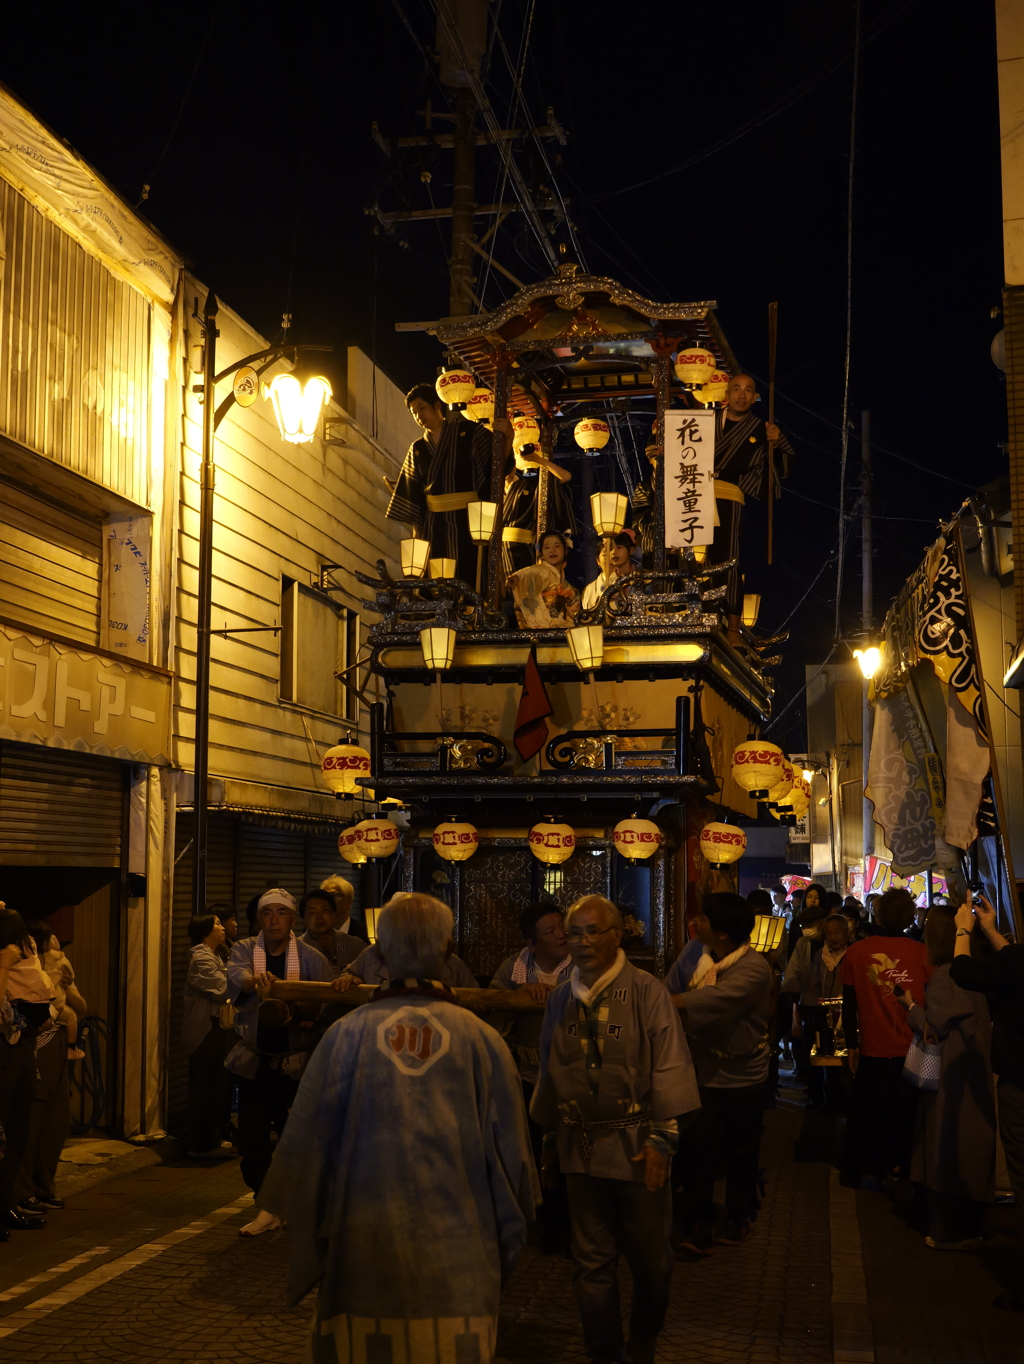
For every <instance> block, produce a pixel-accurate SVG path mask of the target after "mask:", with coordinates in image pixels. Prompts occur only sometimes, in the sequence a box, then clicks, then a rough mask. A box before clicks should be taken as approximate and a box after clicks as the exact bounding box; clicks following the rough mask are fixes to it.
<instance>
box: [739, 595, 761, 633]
mask: <svg viewBox="0 0 1024 1364" xmlns="http://www.w3.org/2000/svg"><path fill="white" fill-rule="evenodd" d="M760 611H761V598H760V596H759V595H758V593H756V592H746V593H744V596H743V612H742V614H741V616H740V620H742V622H743V624H744V625H746V626H747V627H748V628H750V629H752V628H753V627H754V626H755V625H756V624H757V617H758V615H759V613H760Z"/></svg>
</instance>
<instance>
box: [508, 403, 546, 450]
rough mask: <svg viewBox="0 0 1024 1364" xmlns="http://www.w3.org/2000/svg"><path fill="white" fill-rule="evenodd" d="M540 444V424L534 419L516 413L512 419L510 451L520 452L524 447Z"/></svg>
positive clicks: (524, 414) (521, 413)
mask: <svg viewBox="0 0 1024 1364" xmlns="http://www.w3.org/2000/svg"><path fill="white" fill-rule="evenodd" d="M539 444H540V423H539V422H538V421H537V419H536V417H531V416H530V415H529V414H527V413H523V412H517V413H516V415H515V416H514V417H513V418H512V449H513V450H517V451H518V450H521V449H522V448H523V446H524V445H539Z"/></svg>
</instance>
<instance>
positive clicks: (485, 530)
mask: <svg viewBox="0 0 1024 1364" xmlns="http://www.w3.org/2000/svg"><path fill="white" fill-rule="evenodd" d="M466 516H467V517H468V518H469V538H470V539H471V540H472V541H473V543H474V544H475V545H486V543H487V541H488V540H489V539H490V538H491V535H492V534H493V532H494V523H495V521H496V520H497V517H498V504H497V502H471V503H470V504H469V506H468V507H467V508H466Z"/></svg>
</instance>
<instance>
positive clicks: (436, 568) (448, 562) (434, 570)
mask: <svg viewBox="0 0 1024 1364" xmlns="http://www.w3.org/2000/svg"><path fill="white" fill-rule="evenodd" d="M428 562H429V567H430V576H431V577H432V578H454V577H455V560H454V559H430V560H429V561H428Z"/></svg>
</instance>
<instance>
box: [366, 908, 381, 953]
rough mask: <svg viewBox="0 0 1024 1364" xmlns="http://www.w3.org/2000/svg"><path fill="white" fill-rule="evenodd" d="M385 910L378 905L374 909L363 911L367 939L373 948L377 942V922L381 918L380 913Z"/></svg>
mask: <svg viewBox="0 0 1024 1364" xmlns="http://www.w3.org/2000/svg"><path fill="white" fill-rule="evenodd" d="M383 908H384V906H383V905H376V906H374V907H373V908H367V909H364V910H363V922H364V923H365V924H366V937H367V939H368V941H369V943H370V946H371V947H372V946H373V944H374V943H375V942H376V941H377V920H378V919H379V918H380V912H381V910H382V909H383Z"/></svg>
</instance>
